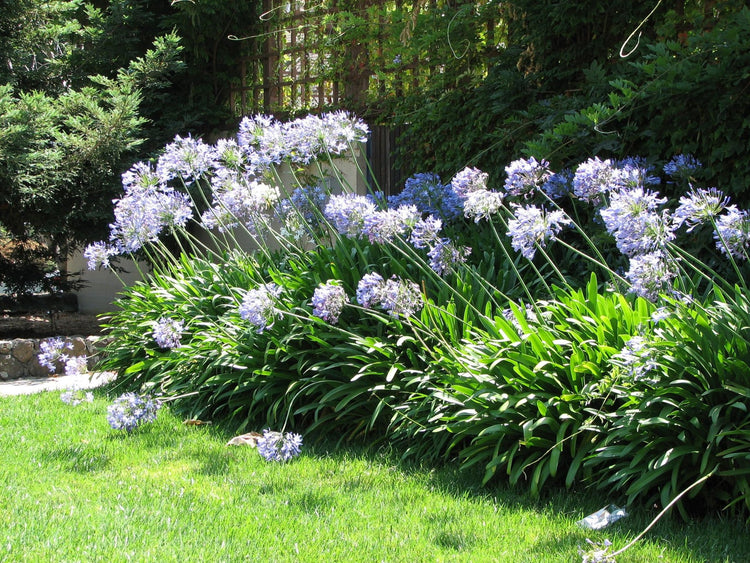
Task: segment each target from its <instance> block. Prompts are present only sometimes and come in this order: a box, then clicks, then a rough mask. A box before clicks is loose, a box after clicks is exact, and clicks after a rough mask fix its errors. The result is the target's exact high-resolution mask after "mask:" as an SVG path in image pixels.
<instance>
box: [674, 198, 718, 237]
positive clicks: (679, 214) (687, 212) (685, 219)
mask: <svg viewBox="0 0 750 563" xmlns="http://www.w3.org/2000/svg"><path fill="white" fill-rule="evenodd" d="M728 205H729V197H727V196H725V195H724V193H723V192H722V191H721V190H718V189H716V188H708V189H703V188H699V189H697V190H696V189H691V190H690V192H688V194H687V195H686V196H682V197H681V198H680V205H679V206H678V207H677V209H676V210H675V212H674V217H673V218H674V221H675V228H679V227H680V226H681V225H682V224H683V223H684V224H686V225H687V226H688V229H687V230H688V232H690V231H692V230H693V229H694V228H695V227H697V226H698V225H701V224H703V223H705V222H707V221H713V220H714V219H715V217H716V216H717V215H719V213H721V212H722V211H724V209H726V208H727V206H728Z"/></svg>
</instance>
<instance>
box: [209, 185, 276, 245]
mask: <svg viewBox="0 0 750 563" xmlns="http://www.w3.org/2000/svg"><path fill="white" fill-rule="evenodd" d="M278 200H279V190H278V188H275V187H273V186H270V185H268V184H265V183H263V182H257V181H255V180H253V181H251V182H238V181H234V180H229V181H227V182H225V183H223V184H221V185H218V186H215V187H214V193H213V201H212V203H213V207H211V208H210V209H207V210H206V211H205V212H204V213H203V215H202V216H201V222H202V223H203V225H204V227H206V228H207V229H213V228H218V229H219V231H221V232H225V231H228V230H230V229H234V228H236V227H238V226H239V225H245V226H246V227H247V228H248V230H249V231H250V232H251V233H255V232H256V231H257V226H258V225H260V226H263V225H265V224H266V223H267V222H268V221H269V220H270V216H271V213H272V212H273V210H274V208H275V206H276V204H277V202H278Z"/></svg>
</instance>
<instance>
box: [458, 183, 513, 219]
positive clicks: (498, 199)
mask: <svg viewBox="0 0 750 563" xmlns="http://www.w3.org/2000/svg"><path fill="white" fill-rule="evenodd" d="M503 197H504V196H503V194H502V193H501V192H494V191H491V190H475V191H472V192H469V193H467V194H466V197H465V198H463V203H464V216H465V217H466V218H467V219H474V222H475V223H479V221H481V220H482V219H487V220H489V219H490V218H491V217H492V216H493V215H495V214H496V213H497V212H498V211H500V209H502V206H503Z"/></svg>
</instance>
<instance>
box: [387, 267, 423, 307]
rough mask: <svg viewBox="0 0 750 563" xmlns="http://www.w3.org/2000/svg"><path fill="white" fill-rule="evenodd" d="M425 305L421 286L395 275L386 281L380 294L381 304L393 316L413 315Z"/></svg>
mask: <svg viewBox="0 0 750 563" xmlns="http://www.w3.org/2000/svg"><path fill="white" fill-rule="evenodd" d="M423 305H424V301H423V299H422V292H421V291H420V289H419V286H418V285H417V284H416V283H414V282H412V281H409V280H402V279H398V278H396V277H395V276H394V277H393V278H391V279H389V280H388V281H386V282H385V285H384V286H383V289H382V292H381V296H380V306H381V307H383V309H384V310H386V311H388V314H389V315H391V316H392V317H398V316H404V317H411V316H413V315H414V313H416V312H417V311H419V310H420V309H421V308H422V306H423Z"/></svg>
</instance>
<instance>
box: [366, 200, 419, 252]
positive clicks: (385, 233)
mask: <svg viewBox="0 0 750 563" xmlns="http://www.w3.org/2000/svg"><path fill="white" fill-rule="evenodd" d="M421 216H422V215H421V213H419V211H417V208H416V207H415V206H413V205H402V206H400V207H398V208H397V209H386V210H382V211H375V212H373V213H370V214H369V215H367V216H366V217H365V218H364V224H363V225H362V234H363V235H364V236H366V237H367V238H369V239H370V242H375V243H380V244H385V243H388V242H391V241H392V240H393V239H394V238H396V237H399V236H401V235H404V234H405V233H406V231H407V230H408V229H409V228H410V227H412V226H414V225H415V224H416V223H417V222H418V221H419V220H420V219H421Z"/></svg>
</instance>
